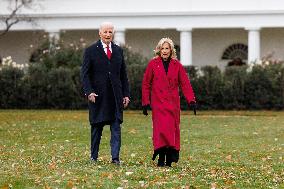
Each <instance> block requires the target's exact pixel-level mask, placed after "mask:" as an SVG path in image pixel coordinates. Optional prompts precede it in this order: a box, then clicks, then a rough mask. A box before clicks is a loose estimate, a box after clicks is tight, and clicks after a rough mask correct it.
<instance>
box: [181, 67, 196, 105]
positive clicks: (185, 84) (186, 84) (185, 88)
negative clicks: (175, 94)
mask: <svg viewBox="0 0 284 189" xmlns="http://www.w3.org/2000/svg"><path fill="white" fill-rule="evenodd" d="M179 65H180V67H179V74H178V80H179V85H180V88H181V90H182V93H183V95H184V96H185V98H186V101H187V103H190V102H191V101H195V96H194V92H193V90H192V87H191V84H190V81H189V79H188V76H187V74H186V71H185V69H184V68H183V66H182V65H181V64H179Z"/></svg>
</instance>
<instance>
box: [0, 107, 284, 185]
mask: <svg viewBox="0 0 284 189" xmlns="http://www.w3.org/2000/svg"><path fill="white" fill-rule="evenodd" d="M151 134H152V130H151V117H150V116H148V117H144V116H143V115H142V114H140V112H138V111H137V112H130V111H128V112H126V113H125V122H124V124H123V128H122V149H121V160H122V165H121V166H115V165H112V164H110V159H111V157H110V146H109V140H110V133H109V127H108V126H106V127H105V129H104V132H103V137H102V141H101V146H100V154H99V155H100V158H99V162H98V163H96V164H94V163H91V162H90V161H89V143H90V142H89V141H90V128H89V125H88V113H87V111H49V110H40V111H37V110H0V157H1V158H0V188H115V189H116V188H143V187H144V188H284V112H263V111H259V112H232V111H231V112H221V111H218V112H198V115H197V116H194V115H192V112H182V116H181V153H180V161H179V162H178V164H174V165H173V167H172V168H157V167H156V166H155V164H156V163H154V162H152V160H151V156H152V141H151Z"/></svg>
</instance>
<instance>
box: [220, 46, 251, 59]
mask: <svg viewBox="0 0 284 189" xmlns="http://www.w3.org/2000/svg"><path fill="white" fill-rule="evenodd" d="M235 59H241V60H243V61H246V60H247V59H248V46H247V45H245V44H241V43H235V44H233V45H230V46H229V47H228V48H226V50H225V51H224V53H223V55H222V60H235Z"/></svg>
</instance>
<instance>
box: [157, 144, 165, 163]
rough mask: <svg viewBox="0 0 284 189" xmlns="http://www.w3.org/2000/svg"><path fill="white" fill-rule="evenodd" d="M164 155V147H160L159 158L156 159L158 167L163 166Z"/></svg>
mask: <svg viewBox="0 0 284 189" xmlns="http://www.w3.org/2000/svg"><path fill="white" fill-rule="evenodd" d="M165 157H166V152H165V149H164V148H162V149H160V150H159V159H158V164H157V166H158V167H164V166H165V159H166V158H165Z"/></svg>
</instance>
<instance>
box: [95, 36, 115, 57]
mask: <svg viewBox="0 0 284 189" xmlns="http://www.w3.org/2000/svg"><path fill="white" fill-rule="evenodd" d="M95 46H96V49H97V50H98V51H99V52H100V53H101V54H102V56H104V57H105V58H107V59H108V57H107V55H106V53H105V51H104V48H103V44H102V42H101V40H98V41H97V42H96V43H95ZM111 48H112V56H111V57H113V56H114V55H115V53H116V49H117V45H116V44H115V43H114V42H111ZM111 59H112V58H111Z"/></svg>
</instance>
